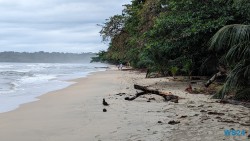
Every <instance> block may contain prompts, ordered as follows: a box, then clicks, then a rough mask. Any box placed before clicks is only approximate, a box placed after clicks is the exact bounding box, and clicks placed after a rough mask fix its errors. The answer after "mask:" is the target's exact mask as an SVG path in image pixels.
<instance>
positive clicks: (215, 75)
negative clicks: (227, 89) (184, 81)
mask: <svg viewBox="0 0 250 141" xmlns="http://www.w3.org/2000/svg"><path fill="white" fill-rule="evenodd" d="M218 70H219V72H217V73H216V74H214V75H213V76H212V77H211V78H210V79H209V80H208V81H207V83H206V84H205V87H209V85H210V84H212V83H213V82H214V81H215V80H216V79H217V78H218V77H220V76H227V70H226V69H225V67H222V66H219V68H218Z"/></svg>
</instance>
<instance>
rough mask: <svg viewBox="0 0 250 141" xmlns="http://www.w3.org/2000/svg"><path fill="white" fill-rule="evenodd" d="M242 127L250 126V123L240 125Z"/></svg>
mask: <svg viewBox="0 0 250 141" xmlns="http://www.w3.org/2000/svg"><path fill="white" fill-rule="evenodd" d="M240 125H243V126H250V123H247V122H246V123H240Z"/></svg>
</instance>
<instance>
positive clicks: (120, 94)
mask: <svg viewBox="0 0 250 141" xmlns="http://www.w3.org/2000/svg"><path fill="white" fill-rule="evenodd" d="M125 94H126V93H118V94H116V95H119V96H123V95H125Z"/></svg>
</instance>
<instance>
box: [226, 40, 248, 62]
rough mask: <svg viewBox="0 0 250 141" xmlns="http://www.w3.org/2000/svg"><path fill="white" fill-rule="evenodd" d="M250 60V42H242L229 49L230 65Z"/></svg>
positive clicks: (228, 58) (228, 59)
mask: <svg viewBox="0 0 250 141" xmlns="http://www.w3.org/2000/svg"><path fill="white" fill-rule="evenodd" d="M248 58H250V41H248V42H242V43H239V44H238V45H235V46H233V47H231V48H230V49H229V51H228V52H227V55H226V59H227V61H228V62H229V63H235V62H237V61H238V60H243V59H248Z"/></svg>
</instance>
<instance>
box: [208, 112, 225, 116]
mask: <svg viewBox="0 0 250 141" xmlns="http://www.w3.org/2000/svg"><path fill="white" fill-rule="evenodd" d="M207 114H209V115H221V116H222V115H225V114H224V113H218V112H208V113H207Z"/></svg>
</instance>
